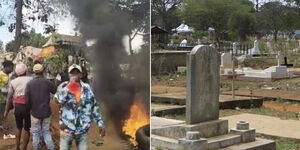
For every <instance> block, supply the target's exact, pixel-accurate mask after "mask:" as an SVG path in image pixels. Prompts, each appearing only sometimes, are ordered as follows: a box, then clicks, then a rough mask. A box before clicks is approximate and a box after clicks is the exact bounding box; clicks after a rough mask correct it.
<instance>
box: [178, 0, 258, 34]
mask: <svg viewBox="0 0 300 150" xmlns="http://www.w3.org/2000/svg"><path fill="white" fill-rule="evenodd" d="M182 6H183V7H182V9H181V11H180V16H181V18H182V20H184V21H185V22H186V23H187V24H189V25H190V26H192V27H194V28H195V29H196V30H207V29H208V28H209V27H213V28H214V29H215V32H216V35H217V40H219V37H220V35H222V34H224V33H227V32H228V30H229V27H228V25H229V23H228V21H229V20H230V18H231V17H232V14H233V13H235V12H238V11H244V12H249V13H251V12H254V7H253V3H252V2H250V1H248V0H186V1H184V4H183V5H182Z"/></svg>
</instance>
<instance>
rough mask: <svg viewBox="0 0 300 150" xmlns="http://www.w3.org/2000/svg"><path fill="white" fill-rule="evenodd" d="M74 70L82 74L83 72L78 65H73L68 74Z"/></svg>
mask: <svg viewBox="0 0 300 150" xmlns="http://www.w3.org/2000/svg"><path fill="white" fill-rule="evenodd" d="M73 69H78V70H79V71H80V72H82V68H81V67H80V66H79V65H77V64H73V65H71V66H70V67H69V69H68V72H69V73H70V72H71V71H72V70H73Z"/></svg>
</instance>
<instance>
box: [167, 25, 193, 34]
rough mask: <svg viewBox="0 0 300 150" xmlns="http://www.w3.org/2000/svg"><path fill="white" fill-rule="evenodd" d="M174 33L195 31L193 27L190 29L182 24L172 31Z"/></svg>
mask: <svg viewBox="0 0 300 150" xmlns="http://www.w3.org/2000/svg"><path fill="white" fill-rule="evenodd" d="M172 31H173V32H178V33H193V32H195V30H194V29H193V28H191V27H189V26H188V25H186V24H181V25H180V26H179V27H177V28H176V29H172Z"/></svg>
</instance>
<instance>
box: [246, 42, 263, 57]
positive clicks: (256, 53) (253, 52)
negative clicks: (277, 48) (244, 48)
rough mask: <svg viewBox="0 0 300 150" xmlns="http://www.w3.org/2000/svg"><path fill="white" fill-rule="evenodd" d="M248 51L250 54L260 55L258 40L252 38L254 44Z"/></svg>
mask: <svg viewBox="0 0 300 150" xmlns="http://www.w3.org/2000/svg"><path fill="white" fill-rule="evenodd" d="M249 51H250V55H251V56H258V55H261V52H260V50H259V47H258V40H254V46H253V48H251V49H249Z"/></svg>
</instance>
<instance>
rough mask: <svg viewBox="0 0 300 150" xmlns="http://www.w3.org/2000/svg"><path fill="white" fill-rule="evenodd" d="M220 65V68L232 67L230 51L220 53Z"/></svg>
mask: <svg viewBox="0 0 300 150" xmlns="http://www.w3.org/2000/svg"><path fill="white" fill-rule="evenodd" d="M221 67H222V68H231V67H232V55H231V54H230V53H223V54H222V55H221Z"/></svg>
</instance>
